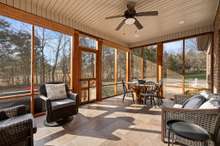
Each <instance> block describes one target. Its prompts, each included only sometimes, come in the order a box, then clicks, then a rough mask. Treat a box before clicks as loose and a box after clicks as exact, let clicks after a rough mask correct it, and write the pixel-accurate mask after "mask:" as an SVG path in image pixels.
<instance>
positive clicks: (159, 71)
mask: <svg viewBox="0 0 220 146" xmlns="http://www.w3.org/2000/svg"><path fill="white" fill-rule="evenodd" d="M162 79H163V43H158V45H157V81H160V80H162ZM161 92H162V93H161V95H163V88H162V91H161Z"/></svg>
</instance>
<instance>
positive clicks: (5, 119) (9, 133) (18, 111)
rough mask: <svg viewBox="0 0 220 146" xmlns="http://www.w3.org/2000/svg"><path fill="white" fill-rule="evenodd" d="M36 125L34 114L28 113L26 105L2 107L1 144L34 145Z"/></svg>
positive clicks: (4, 145)
mask: <svg viewBox="0 0 220 146" xmlns="http://www.w3.org/2000/svg"><path fill="white" fill-rule="evenodd" d="M36 131H37V128H36V127H35V126H34V120H33V116H32V114H27V113H26V110H25V106H24V105H19V106H15V107H10V108H4V109H0V145H1V146H24V145H27V146H33V134H34V133H36Z"/></svg>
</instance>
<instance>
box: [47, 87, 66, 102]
mask: <svg viewBox="0 0 220 146" xmlns="http://www.w3.org/2000/svg"><path fill="white" fill-rule="evenodd" d="M46 90H47V97H48V99H50V100H59V99H65V98H67V94H66V88H65V84H46Z"/></svg>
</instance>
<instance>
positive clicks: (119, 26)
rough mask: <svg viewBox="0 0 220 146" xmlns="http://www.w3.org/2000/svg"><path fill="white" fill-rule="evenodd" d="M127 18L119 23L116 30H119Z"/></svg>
mask: <svg viewBox="0 0 220 146" xmlns="http://www.w3.org/2000/svg"><path fill="white" fill-rule="evenodd" d="M125 20H126V19H124V20H122V21H121V23H120V24H119V25H118V27H117V28H116V29H115V30H116V31H118V30H119V29H120V28H121V27H122V26H123V25H124V24H125Z"/></svg>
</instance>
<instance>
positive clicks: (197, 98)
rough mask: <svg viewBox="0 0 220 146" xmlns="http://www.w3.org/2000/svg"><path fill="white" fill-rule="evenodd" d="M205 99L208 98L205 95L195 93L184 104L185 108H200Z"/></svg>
mask: <svg viewBox="0 0 220 146" xmlns="http://www.w3.org/2000/svg"><path fill="white" fill-rule="evenodd" d="M205 101H206V98H205V97H204V96H202V95H194V96H192V97H191V98H189V99H188V100H187V101H186V102H185V103H184V104H183V108H188V109H198V108H199V107H200V106H201V105H202V104H203V103H204V102H205Z"/></svg>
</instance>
